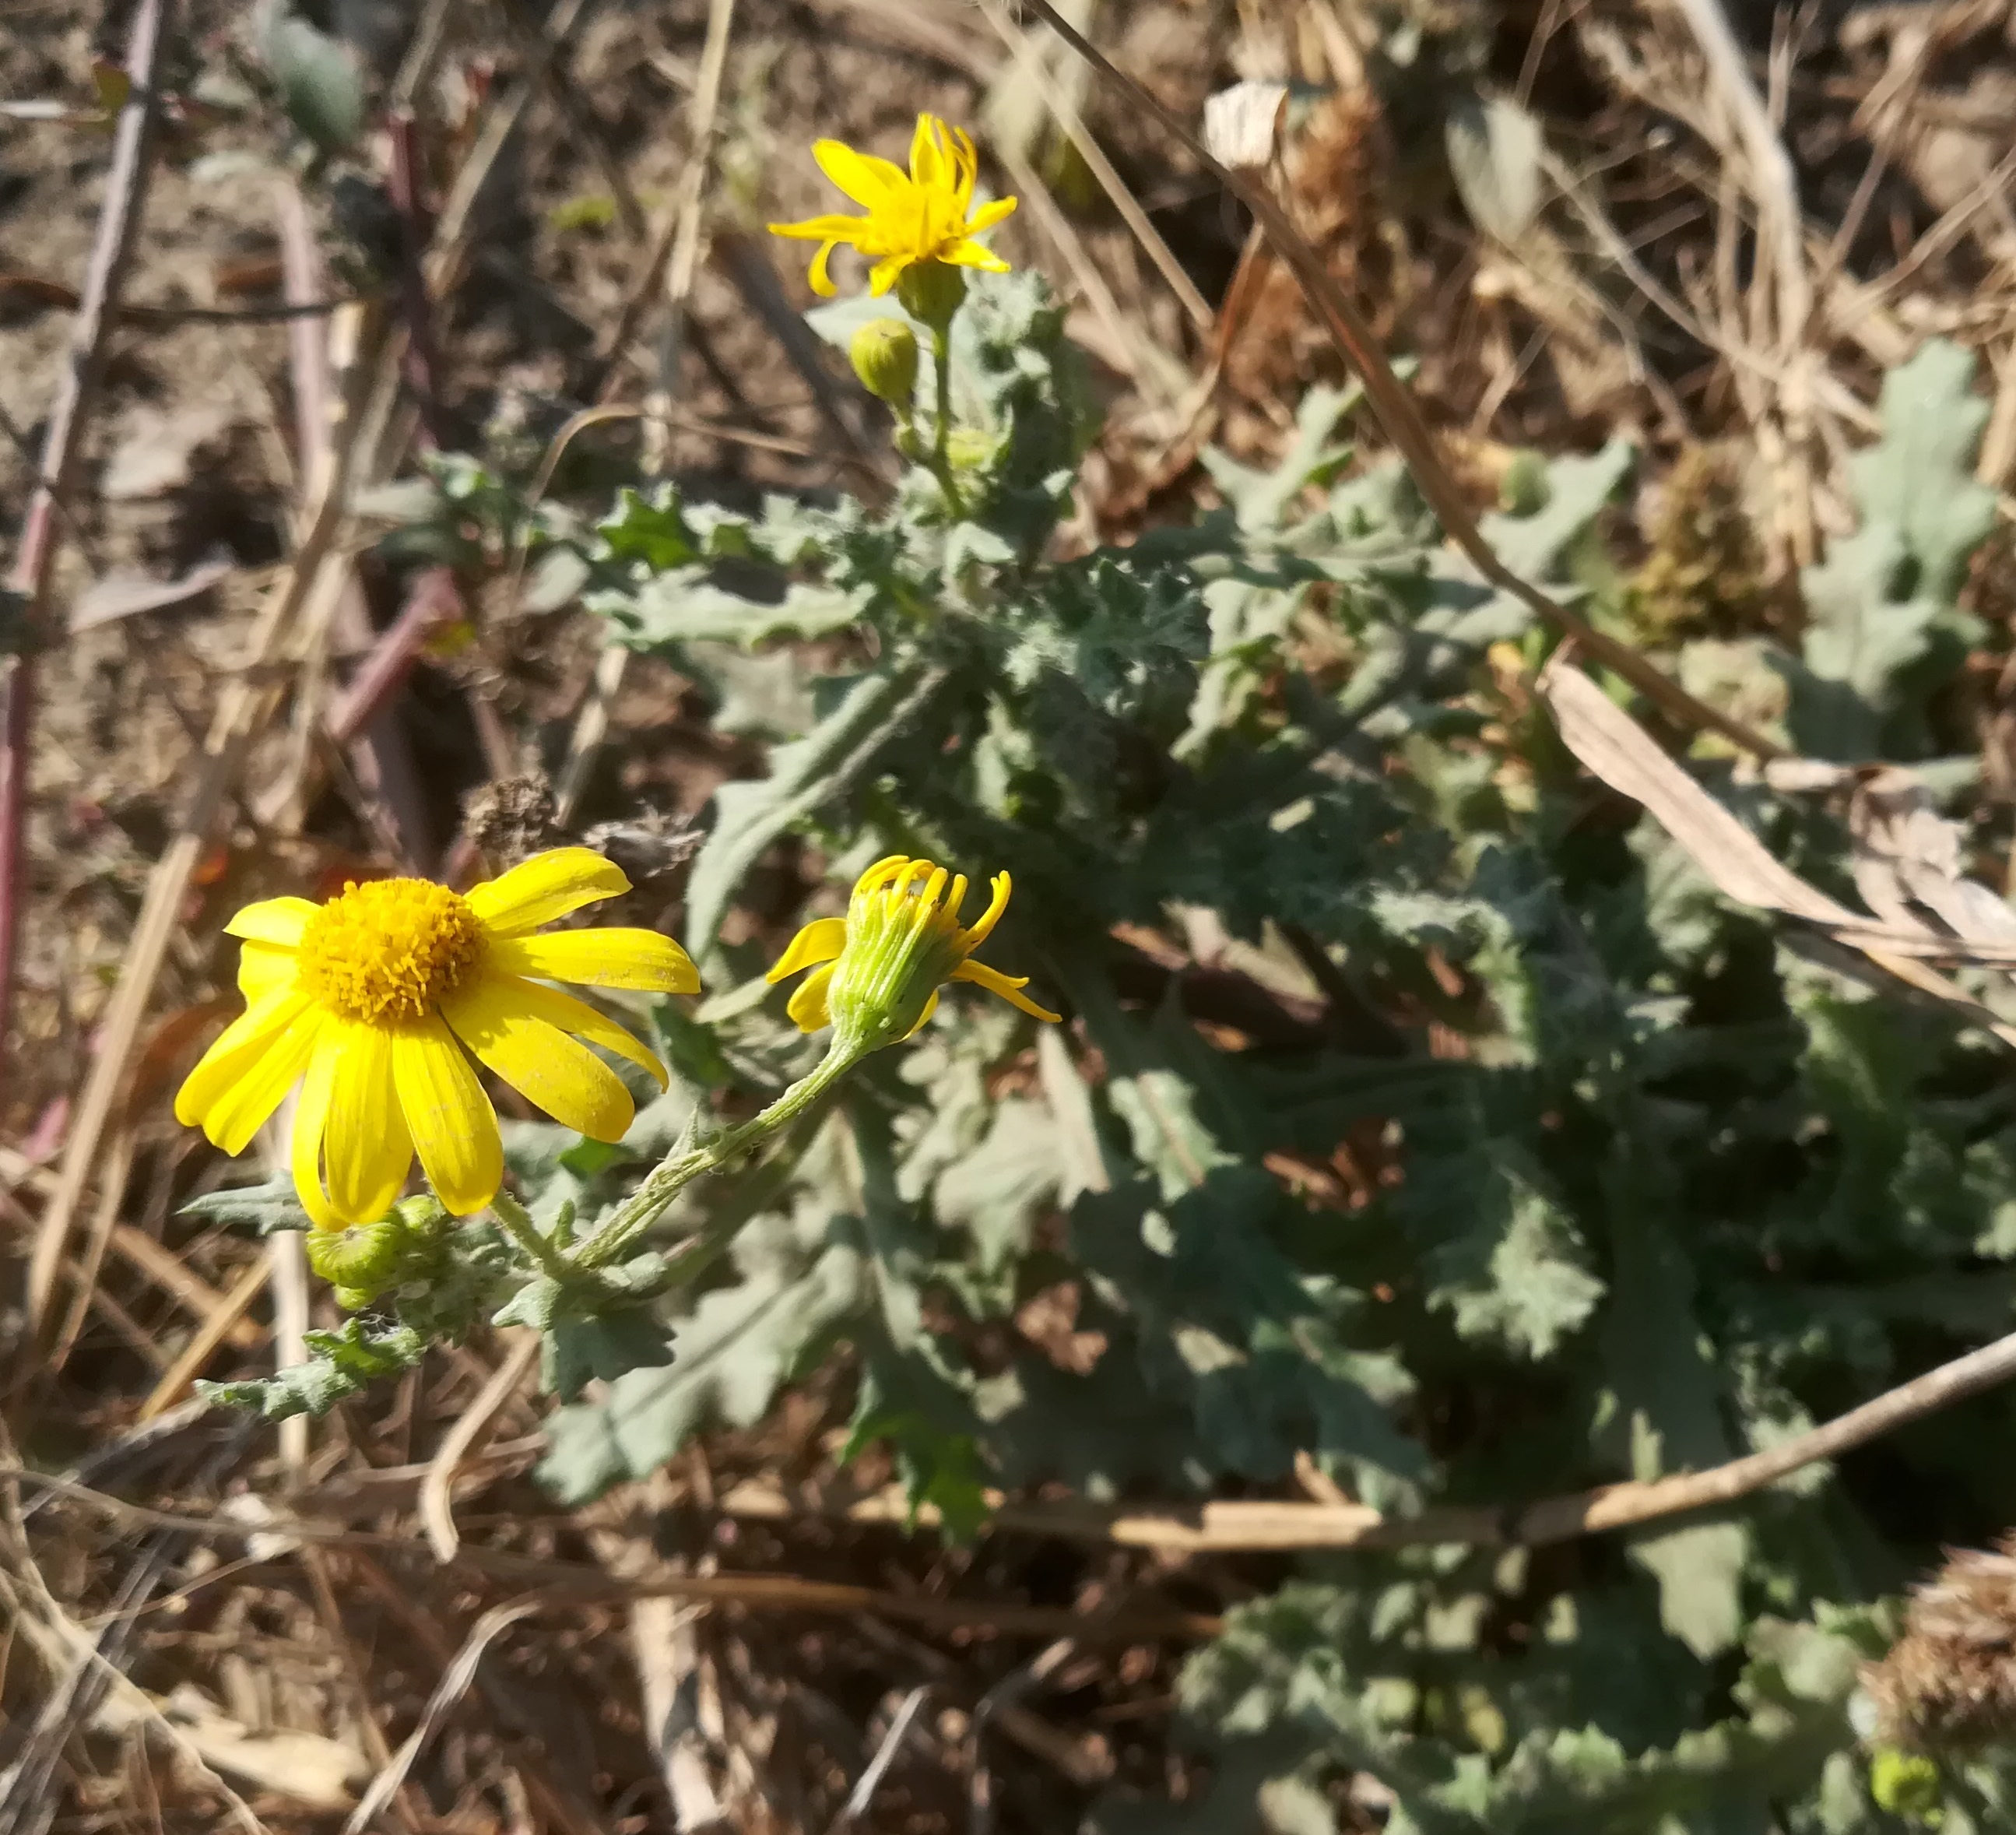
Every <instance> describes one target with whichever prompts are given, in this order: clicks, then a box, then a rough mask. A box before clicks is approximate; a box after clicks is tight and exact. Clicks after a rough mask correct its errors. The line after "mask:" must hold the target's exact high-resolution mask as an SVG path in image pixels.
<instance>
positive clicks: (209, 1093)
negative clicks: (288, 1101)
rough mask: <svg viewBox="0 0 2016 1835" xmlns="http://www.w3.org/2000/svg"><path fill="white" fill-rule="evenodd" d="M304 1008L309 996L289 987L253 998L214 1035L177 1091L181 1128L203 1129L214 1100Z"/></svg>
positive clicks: (263, 1053)
mask: <svg viewBox="0 0 2016 1835" xmlns="http://www.w3.org/2000/svg"><path fill="white" fill-rule="evenodd" d="M307 1011H308V996H307V995H306V994H304V993H300V992H298V991H297V990H296V989H295V988H294V987H293V986H291V985H290V986H286V987H284V988H278V989H275V990H274V991H273V992H272V993H269V994H268V995H267V996H266V997H265V998H264V999H263V1000H254V1001H253V1002H252V1003H251V1004H250V1005H249V1006H247V1008H246V1009H245V1011H243V1013H241V1014H239V1016H238V1017H237V1018H236V1019H234V1020H233V1021H232V1022H231V1023H230V1025H229V1026H226V1027H225V1029H224V1030H223V1031H222V1032H221V1033H218V1035H217V1040H216V1042H215V1043H214V1044H212V1045H211V1047H210V1049H209V1050H208V1051H206V1052H204V1053H203V1056H202V1057H201V1058H199V1059H198V1060H197V1061H196V1068H195V1069H193V1070H192V1071H191V1072H190V1073H189V1075H188V1076H186V1077H185V1078H184V1079H183V1080H182V1087H181V1088H180V1089H179V1090H178V1091H176V1092H175V1119H176V1120H177V1121H178V1122H180V1123H182V1126H183V1127H185V1128H193V1127H202V1126H203V1117H204V1116H206V1115H207V1114H208V1112H210V1110H211V1108H212V1107H213V1106H214V1105H215V1104H216V1102H217V1101H218V1098H220V1097H221V1096H222V1095H223V1094H225V1091H227V1090H229V1088H230V1087H231V1086H232V1084H233V1083H236V1082H237V1081H238V1080H239V1077H241V1076H243V1075H244V1074H245V1073H246V1072H247V1071H248V1070H250V1069H251V1068H252V1066H253V1065H255V1064H257V1062H259V1060H260V1059H261V1058H263V1057H264V1056H265V1054H266V1049H267V1047H268V1046H269V1045H271V1044H272V1043H273V1042H274V1040H276V1039H277V1038H279V1036H280V1035H281V1034H282V1033H283V1032H285V1031H286V1029H287V1028H288V1027H289V1026H292V1025H293V1023H294V1022H295V1021H296V1020H297V1019H299V1018H301V1015H303V1014H304V1013H306V1012H307ZM275 1100H276V1101H277V1100H278V1098H275Z"/></svg>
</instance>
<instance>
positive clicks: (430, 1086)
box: [175, 848, 700, 1228]
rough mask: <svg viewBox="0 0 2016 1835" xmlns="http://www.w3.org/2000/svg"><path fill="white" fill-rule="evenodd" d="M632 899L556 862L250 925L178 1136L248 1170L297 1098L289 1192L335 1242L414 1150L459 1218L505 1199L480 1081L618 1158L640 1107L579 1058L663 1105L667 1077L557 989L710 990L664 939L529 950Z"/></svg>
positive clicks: (381, 1205) (364, 890) (578, 862)
mask: <svg viewBox="0 0 2016 1835" xmlns="http://www.w3.org/2000/svg"><path fill="white" fill-rule="evenodd" d="M629 889H630V882H629V881H628V879H626V878H625V877H624V876H623V874H622V872H621V870H620V869H618V868H617V867H614V866H612V865H611V864H610V863H609V862H608V861H607V860H604V859H603V857H602V856H600V855H599V854H596V853H590V852H589V850H588V849H585V848H559V849H554V850H553V851H552V852H550V853H542V854H535V856H533V857H532V858H531V859H530V860H527V861H525V862H524V863H523V864H522V865H520V866H517V867H513V868H512V869H511V871H509V872H508V873H506V874H504V875H503V876H502V878H498V879H493V880H490V881H487V882H486V883H485V884H484V885H477V886H473V887H472V888H470V890H469V891H468V892H451V891H449V890H448V888H447V887H446V886H445V885H434V883H433V882H432V881H429V880H425V879H374V880H369V881H365V883H363V884H362V885H358V884H355V883H353V884H351V885H347V886H346V887H345V888H344V890H343V891H342V892H340V894H338V896H336V897H335V898H333V899H329V902H328V903H326V904H322V905H317V904H315V903H311V901H310V900H308V899H293V898H286V899H266V900H265V901H263V902H262V903H259V904H256V905H247V907H245V909H244V910H242V911H240V912H239V914H237V916H236V917H235V918H232V920H231V921H230V922H229V924H228V925H225V929H226V930H227V931H228V932H229V933H230V934H231V935H232V936H237V937H242V938H243V939H244V946H243V950H242V951H241V953H240V955H239V964H238V986H239V991H240V992H242V993H243V995H244V996H245V1000H246V1009H245V1011H244V1012H243V1014H242V1015H239V1018H237V1019H236V1021H234V1022H232V1024H231V1025H230V1026H228V1027H227V1028H225V1032H224V1033H223V1036H221V1037H220V1038H219V1039H218V1041H217V1043H216V1044H214V1045H212V1046H211V1048H210V1049H209V1050H208V1051H206V1052H205V1053H204V1054H203V1058H202V1061H201V1062H200V1063H199V1064H198V1065H196V1069H193V1071H191V1072H190V1073H189V1078H188V1080H187V1081H186V1082H185V1083H183V1085H182V1090H181V1091H180V1093H179V1094H178V1095H177V1096H176V1098H175V1116H176V1119H178V1120H179V1121H181V1122H182V1123H185V1125H187V1126H189V1127H199V1126H200V1127H201V1128H202V1129H203V1132H204V1133H205V1134H207V1135H208V1136H209V1137H210V1138H211V1141H213V1142H214V1144H215V1145H218V1146H219V1147H221V1148H223V1149H224V1151H225V1152H227V1153H242V1152H244V1150H245V1148H246V1147H247V1145H248V1144H249V1143H250V1141H251V1139H252V1137H253V1135H254V1134H256V1133H257V1131H258V1130H259V1128H260V1127H261V1124H262V1123H264V1122H265V1120H266V1119H267V1118H268V1116H270V1115H272V1112H273V1111H274V1110H275V1109H277V1108H278V1107H279V1105H280V1102H281V1100H282V1098H283V1097H285V1096H286V1094H287V1092H288V1091H290V1089H292V1088H293V1086H294V1084H295V1083H296V1082H297V1080H301V1103H300V1106H299V1108H298V1109H297V1111H296V1113H295V1116H294V1127H293V1175H294V1187H295V1189H296V1190H297V1191H298V1192H299V1193H300V1194H301V1203H302V1206H304V1209H305V1210H307V1212H308V1215H309V1217H311V1218H312V1219H313V1220H314V1221H315V1223H316V1224H318V1225H319V1226H321V1227H322V1228H337V1227H338V1226H340V1225H341V1224H362V1223H369V1222H372V1221H373V1220H376V1219H377V1218H379V1217H383V1215H384V1213H386V1211H387V1210H389V1209H390V1208H391V1205H392V1202H393V1200H394V1199H396V1198H397V1197H398V1195H399V1191H400V1188H401V1187H402V1186H403V1185H404V1184H405V1181H406V1175H407V1173H408V1172H409V1170H411V1168H412V1163H413V1154H414V1152H415V1150H416V1148H417V1149H418V1151H419V1156H420V1165H421V1166H422V1167H423V1169H424V1170H425V1171H426V1173H427V1179H428V1181H429V1182H430V1184H432V1185H433V1187H434V1191H435V1192H436V1194H437V1195H438V1196H439V1198H440V1199H441V1202H442V1203H443V1204H445V1206H447V1207H448V1209H449V1210H451V1211H453V1212H454V1213H455V1214H456V1215H457V1216H459V1217H466V1216H468V1215H469V1214H470V1213H471V1212H473V1211H478V1210H481V1209H482V1208H483V1207H484V1206H485V1205H486V1204H488V1202H490V1200H491V1199H492V1198H493V1197H495V1195H496V1193H497V1188H498V1186H499V1183H500V1182H501V1181H502V1177H503V1145H502V1141H501V1140H500V1139H499V1135H498V1131H497V1115H496V1112H495V1110H494V1109H492V1108H491V1105H490V1098H488V1096H487V1095H485V1094H484V1090H483V1086H482V1084H481V1083H480V1082H479V1081H478V1080H477V1075H476V1063H481V1064H483V1065H487V1066H488V1068H489V1069H491V1070H493V1071H495V1073H496V1074H497V1075H498V1076H500V1077H502V1079H503V1080H505V1082H506V1083H509V1084H510V1085H511V1086H512V1087H513V1088H514V1089H516V1090H517V1091H520V1093H521V1094H524V1095H525V1096H527V1097H528V1098H530V1099H531V1101H534V1102H535V1103H537V1104H538V1106H539V1107H540V1108H542V1109H544V1110H545V1112H547V1113H548V1114H549V1115H550V1116H553V1118H554V1119H556V1120H557V1121H560V1122H561V1123H564V1124H565V1125H566V1126H567V1127H571V1128H573V1129H574V1130H577V1131H578V1132H579V1133H581V1134H586V1135H589V1137H592V1139H595V1140H598V1141H619V1140H621V1138H622V1137H623V1134H624V1132H625V1130H627V1129H628V1127H629V1126H630V1122H631V1118H632V1113H633V1110H634V1105H633V1104H632V1101H631V1099H630V1092H629V1091H628V1090H626V1089H625V1087H623V1083H622V1080H621V1079H620V1078H619V1077H618V1076H617V1075H616V1073H614V1071H613V1070H611V1069H610V1068H609V1066H608V1065H606V1064H604V1063H603V1062H602V1060H601V1059H600V1058H597V1057H596V1055H595V1054H594V1053H593V1052H592V1051H589V1049H588V1047H587V1045H585V1044H581V1042H580V1041H581V1040H587V1041H588V1042H589V1044H596V1045H600V1046H603V1047H606V1048H607V1049H608V1050H610V1051H614V1052H615V1053H616V1054H617V1055H618V1056H619V1057H622V1058H628V1059H629V1060H630V1062H632V1063H633V1064H636V1065H641V1066H642V1067H643V1069H646V1070H647V1071H649V1072H650V1073H651V1075H652V1076H654V1077H656V1078H657V1080H658V1083H659V1086H660V1087H661V1088H662V1087H664V1083H665V1073H664V1067H663V1066H662V1065H660V1063H659V1062H658V1061H657V1058H654V1057H653V1055H652V1054H650V1052H649V1051H646V1049H645V1048H644V1047H643V1045H641V1044H639V1043H638V1041H637V1040H635V1039H634V1038H632V1036H630V1034H629V1033H627V1032H626V1031H625V1030H624V1029H623V1028H622V1027H621V1026H618V1025H617V1024H616V1023H615V1022H614V1021H613V1020H610V1019H607V1018H604V1017H603V1015H601V1014H599V1013H598V1012H597V1011H596V1010H595V1009H594V1008H592V1007H590V1006H589V1005H587V1004H585V1003H584V1002H582V1001H580V1000H576V999H575V998H574V997H573V996H572V995H571V994H567V993H561V992H560V990H558V989H557V988H553V987H549V986H546V985H545V983H546V982H549V981H571V982H581V983H584V984H585V985H586V986H591V987H607V988H635V989H641V990H646V991H648V992H650V993H670V994H690V993H697V991H698V990H699V987H700V976H699V973H698V972H697V970H696V969H695V968H694V967H693V964H692V962H691V961H689V960H688V958H687V956H686V952H685V950H682V949H681V948H680V947H679V945H678V944H677V943H674V942H673V941H672V940H671V939H670V938H669V937H664V936H659V935H658V934H657V932H655V931H650V930H627V929H614V928H610V929H602V930H566V931H559V932H553V933H552V934H550V935H547V936H537V935H535V934H534V933H535V932H537V931H538V928H539V926H540V925H542V924H550V923H551V922H552V921H553V920H554V919H555V918H563V917H564V916H566V915H567V913H568V912H570V911H573V910H578V909H579V908H580V907H581V906H583V905H585V904H589V903H592V902H593V901H594V900H596V899H606V898H610V897H612V896H614V895H615V894H616V893H617V892H628V890H629ZM472 1056H473V1058H474V1060H475V1062H471V1058H472Z"/></svg>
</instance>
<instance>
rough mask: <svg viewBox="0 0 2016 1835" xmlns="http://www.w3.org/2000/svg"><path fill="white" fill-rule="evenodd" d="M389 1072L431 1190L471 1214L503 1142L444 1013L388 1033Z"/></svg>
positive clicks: (481, 1201)
mask: <svg viewBox="0 0 2016 1835" xmlns="http://www.w3.org/2000/svg"><path fill="white" fill-rule="evenodd" d="M567 852H569V853H584V852H585V849H567ZM552 857H553V856H551V855H545V856H542V858H544V859H546V860H550V859H551V858H552ZM595 857H596V856H592V855H590V856H589V858H590V859H593V858H595ZM537 864H538V861H537V860H528V861H527V863H526V865H527V866H535V865H537ZM515 871H520V872H522V871H524V868H523V867H520V868H517V869H515ZM610 871H612V872H613V871H614V868H613V867H612V868H610ZM505 877H506V878H509V874H506V876H505ZM498 883H499V884H500V885H501V884H502V881H499V882H498ZM595 896H601V895H599V894H597V895H595ZM392 1076H393V1080H394V1082H395V1083H397V1084H398V1090H399V1106H400V1108H401V1109H403V1110H405V1116H406V1126H407V1127H408V1128H409V1130H411V1131H412V1137H413V1145H414V1146H415V1147H416V1148H418V1149H419V1155H420V1164H421V1166H423V1167H424V1168H425V1169H426V1171H427V1182H428V1183H429V1184H430V1185H432V1186H433V1187H434V1195H435V1196H436V1197H437V1198H438V1199H440V1200H441V1202H442V1203H443V1204H445V1205H446V1206H448V1209H449V1210H451V1211H452V1212H453V1213H455V1215H456V1216H457V1217H470V1216H472V1215H473V1214H474V1213H476V1212H477V1211H479V1210H482V1208H483V1207H484V1206H485V1205H486V1204H488V1202H490V1201H491V1199H493V1198H495V1196H496V1195H497V1188H498V1187H499V1185H500V1184H502V1183H503V1180H504V1142H503V1141H502V1137H500V1136H499V1134H498V1132H497V1112H496V1110H495V1109H492V1108H491V1106H490V1098H488V1096H486V1095H484V1093H483V1086H482V1084H481V1083H478V1082H477V1080H476V1073H475V1071H474V1070H473V1069H471V1068H470V1062H469V1059H468V1058H467V1056H466V1054H464V1052H463V1048H462V1047H461V1046H459V1044H456V1043H455V1035H454V1033H452V1032H450V1031H449V1030H448V1025H447V1022H445V1021H444V1020H441V1019H440V1018H427V1019H423V1020H421V1021H419V1022H417V1023H416V1024H414V1025H412V1026H401V1028H400V1029H399V1030H398V1033H396V1034H395V1035H394V1037H393V1040H392Z"/></svg>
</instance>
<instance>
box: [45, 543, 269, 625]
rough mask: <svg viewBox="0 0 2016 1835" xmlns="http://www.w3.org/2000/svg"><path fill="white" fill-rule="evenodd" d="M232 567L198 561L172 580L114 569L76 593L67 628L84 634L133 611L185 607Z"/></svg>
mask: <svg viewBox="0 0 2016 1835" xmlns="http://www.w3.org/2000/svg"><path fill="white" fill-rule="evenodd" d="M232 566H233V563H232V561H230V560H229V559H228V558H215V559H212V560H209V561H202V562H200V563H199V564H197V565H196V566H195V567H193V568H190V569H189V571H188V572H187V573H185V574H183V575H182V576H181V577H180V578H179V579H172V580H157V579H155V578H154V577H153V575H151V574H144V573H140V572H137V571H135V570H133V569H131V568H114V569H113V571H111V572H110V573H109V574H107V575H105V576H104V578H103V579H96V580H93V581H92V583H91V584H90V585H89V586H86V587H85V589H84V590H83V591H82V592H81V593H78V594H77V597H76V599H75V600H74V601H73V602H72V604H71V606H70V629H72V630H73V631H88V630H91V629H93V628H94V627H95V626H96V625H109V624H110V623H112V622H113V621H114V620H115V619H117V618H131V617H132V616H133V615H134V614H135V612H141V611H162V610H164V609H165V608H166V607H168V606H171V605H185V604H188V603H189V600H192V599H194V598H196V597H197V596H198V595H199V594H201V593H207V592H208V591H209V590H210V589H211V587H212V586H215V585H216V584H217V583H218V581H220V580H221V579H225V578H227V577H228V576H229V574H230V572H231V571H232Z"/></svg>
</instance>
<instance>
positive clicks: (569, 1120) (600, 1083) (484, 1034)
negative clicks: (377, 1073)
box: [441, 976, 636, 1202]
mask: <svg viewBox="0 0 2016 1835" xmlns="http://www.w3.org/2000/svg"><path fill="white" fill-rule="evenodd" d="M527 985H528V984H527V983H524V982H507V981H499V980H496V979H492V978H491V977H489V976H485V977H484V979H482V980H481V981H480V982H477V985H476V986H474V987H473V988H472V989H470V990H469V991H468V992H467V993H461V994H458V995H456V996H455V997H454V999H452V1000H448V1001H447V1002H445V1003H444V1004H443V1006H442V1009H441V1011H442V1012H443V1014H444V1015H445V1017H446V1018H447V1020H448V1024H449V1025H450V1026H453V1027H454V1028H455V1032H456V1033H457V1034H458V1035H459V1036H460V1037H461V1038H462V1039H463V1040H464V1042H465V1043H466V1044H467V1045H468V1047H469V1048H470V1050H471V1051H473V1052H474V1053H475V1054H476V1055H477V1057H478V1058H481V1060H482V1061H483V1062H484V1064H485V1065H488V1067H489V1068H490V1069H491V1070H494V1071H495V1073H497V1074H498V1076H501V1077H502V1079H503V1080H505V1082H506V1083H509V1085H510V1086H511V1087H512V1088H513V1089H514V1090H516V1091H518V1093H519V1094H520V1095H523V1096H527V1097H529V1098H531V1100H532V1101H534V1102H535V1103H537V1104H538V1106H539V1107H540V1108H542V1109H544V1110H545V1112H546V1113H547V1114H549V1115H550V1116H552V1117H553V1119H554V1120H556V1122H559V1123H560V1124H561V1125H562V1126H563V1127H570V1128H572V1129H573V1130H574V1132H575V1133H576V1134H585V1135H587V1136H588V1137H589V1139H590V1140H592V1141H620V1140H621V1139H622V1138H623V1136H624V1134H625V1132H626V1131H627V1130H628V1128H629V1126H630V1123H631V1121H632V1119H633V1118H634V1117H635V1114H636V1106H635V1104H634V1103H632V1101H631V1100H630V1092H629V1091H628V1090H626V1089H625V1088H624V1087H623V1082H622V1080H621V1078H620V1077H618V1076H617V1074H616V1073H615V1072H614V1071H613V1070H611V1069H610V1068H609V1066H608V1065H606V1064H604V1063H603V1062H602V1060H601V1059H600V1058H598V1057H596V1054H594V1053H593V1052H592V1051H589V1048H588V1047H586V1046H585V1045H582V1044H577V1043H576V1042H575V1041H574V1040H572V1039H571V1038H569V1037H568V1036H567V1034H566V1033H563V1032H562V1031H561V1030H560V1028H559V1027H558V1026H554V1025H553V1024H551V1023H550V1022H548V1021H546V1020H545V1019H543V1018H541V1017H540V1016H539V1015H538V1014H537V1013H536V1012H535V1011H532V1008H531V1002H529V1001H527V1000H523V999H521V998H520V993H519V990H520V989H523V988H525V987H527ZM491 1189H492V1190H493V1191H494V1190H495V1187H494V1186H493V1187H492V1188H491ZM444 1202H445V1199H444Z"/></svg>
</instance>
